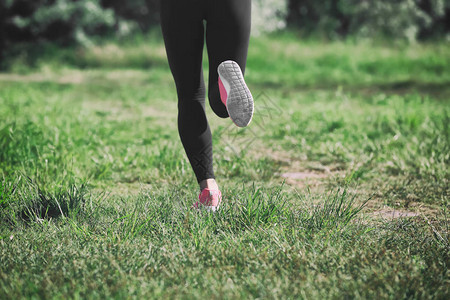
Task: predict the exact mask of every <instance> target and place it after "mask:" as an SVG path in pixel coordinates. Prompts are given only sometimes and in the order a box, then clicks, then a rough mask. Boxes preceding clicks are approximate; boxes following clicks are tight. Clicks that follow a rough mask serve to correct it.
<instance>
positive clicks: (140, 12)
mask: <svg viewBox="0 0 450 300" xmlns="http://www.w3.org/2000/svg"><path fill="white" fill-rule="evenodd" d="M252 18H253V33H254V34H259V33H261V32H273V31H277V30H282V29H285V28H286V27H289V28H290V29H293V30H298V31H300V32H301V33H302V34H303V35H304V36H311V35H316V36H317V35H319V36H323V37H326V38H328V39H336V38H345V37H347V36H349V35H352V36H356V37H385V36H387V37H390V38H401V39H407V40H409V41H416V40H418V39H419V40H423V39H428V38H442V37H448V34H449V32H450V1H449V0H396V1H391V0H362V1H361V0H323V1H313V0H254V1H253V16H252ZM158 23H159V0H130V1H118V0H15V1H13V0H1V1H0V49H1V50H0V58H1V57H4V55H5V54H6V53H8V52H10V53H11V52H14V49H15V45H17V44H19V45H22V44H24V43H25V44H30V43H31V44H34V43H36V42H42V41H52V42H57V43H58V44H60V45H71V44H82V45H85V46H86V45H90V44H91V43H92V39H93V38H95V37H98V36H105V35H106V36H108V35H109V36H113V35H115V36H119V37H121V36H126V35H128V34H131V33H137V32H147V31H149V30H151V29H152V28H154V27H157V26H158Z"/></svg>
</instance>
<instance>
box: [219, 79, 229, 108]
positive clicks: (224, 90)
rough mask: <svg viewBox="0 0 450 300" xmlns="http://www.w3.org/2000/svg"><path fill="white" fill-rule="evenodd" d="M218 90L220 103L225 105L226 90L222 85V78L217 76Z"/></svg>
mask: <svg viewBox="0 0 450 300" xmlns="http://www.w3.org/2000/svg"><path fill="white" fill-rule="evenodd" d="M219 92H220V100H222V103H223V104H224V105H225V106H227V98H228V95H227V90H226V89H225V87H224V86H223V83H222V80H221V79H220V76H219Z"/></svg>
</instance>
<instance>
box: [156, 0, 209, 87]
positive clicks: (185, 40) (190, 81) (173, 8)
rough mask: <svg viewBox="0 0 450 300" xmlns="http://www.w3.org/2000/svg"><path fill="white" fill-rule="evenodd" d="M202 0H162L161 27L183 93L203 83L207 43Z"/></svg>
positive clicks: (177, 83)
mask: <svg viewBox="0 0 450 300" xmlns="http://www.w3.org/2000/svg"><path fill="white" fill-rule="evenodd" d="M200 3H201V0H182V1H181V0H162V1H161V29H162V33H163V37H164V43H165V46H166V52H167V58H168V61H169V66H170V69H171V71H172V74H173V77H174V80H175V83H176V85H177V90H178V92H179V94H180V93H181V94H186V93H188V94H190V93H196V91H197V89H198V88H199V87H200V86H202V85H203V77H202V54H203V44H204V28H203V16H202V8H201V5H200Z"/></svg>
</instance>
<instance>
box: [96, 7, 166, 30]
mask: <svg viewBox="0 0 450 300" xmlns="http://www.w3.org/2000/svg"><path fill="white" fill-rule="evenodd" d="M159 3H160V0H128V1H119V0H101V4H102V5H103V7H107V8H112V9H114V11H115V13H116V25H117V24H119V21H120V20H121V19H126V20H130V21H134V22H136V23H137V24H138V27H139V28H140V29H141V30H142V31H144V32H146V31H148V30H149V29H150V28H151V27H152V26H154V25H156V24H159Z"/></svg>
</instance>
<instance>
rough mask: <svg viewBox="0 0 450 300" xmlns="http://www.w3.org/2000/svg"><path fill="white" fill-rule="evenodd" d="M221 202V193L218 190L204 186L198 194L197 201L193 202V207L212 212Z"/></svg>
mask: <svg viewBox="0 0 450 300" xmlns="http://www.w3.org/2000/svg"><path fill="white" fill-rule="evenodd" d="M221 202H222V193H221V192H220V191H219V190H210V189H208V188H204V189H203V190H202V191H201V193H200V195H198V202H195V204H194V208H196V209H205V210H207V211H213V212H214V211H216V210H217V209H218V208H219V206H220V203H221Z"/></svg>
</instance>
